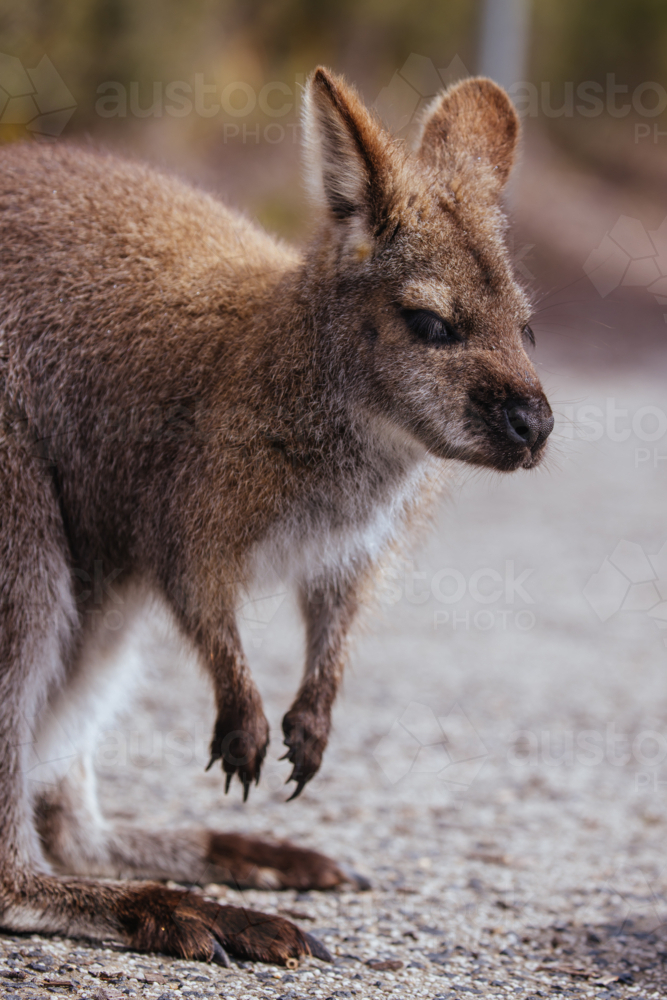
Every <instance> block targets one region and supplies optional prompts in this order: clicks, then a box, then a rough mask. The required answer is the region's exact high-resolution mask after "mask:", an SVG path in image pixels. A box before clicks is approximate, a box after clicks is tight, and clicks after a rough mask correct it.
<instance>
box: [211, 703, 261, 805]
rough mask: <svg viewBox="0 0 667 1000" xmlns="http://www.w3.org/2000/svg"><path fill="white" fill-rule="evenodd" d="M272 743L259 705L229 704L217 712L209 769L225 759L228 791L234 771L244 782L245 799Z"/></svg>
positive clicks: (256, 778) (223, 762)
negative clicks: (226, 707) (234, 705)
mask: <svg viewBox="0 0 667 1000" xmlns="http://www.w3.org/2000/svg"><path fill="white" fill-rule="evenodd" d="M268 745H269V724H268V722H267V721H266V717H265V715H264V712H263V711H262V708H261V706H260V705H256V704H255V703H254V702H250V703H249V704H248V705H247V706H246V705H244V706H236V707H233V706H230V707H229V708H228V709H224V710H222V711H221V712H220V714H219V715H218V718H217V720H216V723H215V730H214V732H213V739H212V740H211V759H210V761H209V763H208V767H207V768H206V770H208V769H209V768H210V767H212V766H213V764H214V763H215V762H216V761H217V760H222V769H223V771H224V772H225V774H226V776H227V777H226V780H225V794H226V793H227V792H228V791H229V786H230V784H231V782H232V778H233V777H234V775H235V774H237V775H238V777H239V781H240V782H241V784H242V785H243V801H244V802H245V801H246V799H247V798H248V791H249V789H250V785H251V784H252V782H253V781H254V782H255V784H258V782H259V776H260V772H261V770H262V762H263V760H264V757H265V756H266V749H267V747H268Z"/></svg>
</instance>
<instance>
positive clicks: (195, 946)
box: [118, 884, 332, 966]
mask: <svg viewBox="0 0 667 1000" xmlns="http://www.w3.org/2000/svg"><path fill="white" fill-rule="evenodd" d="M118 917H119V921H120V925H121V929H122V931H123V933H124V936H125V939H126V941H127V944H128V946H129V947H130V948H133V949H135V950H137V951H157V952H162V953H163V954H165V955H174V956H175V957H177V958H188V959H195V960H199V961H204V962H216V963H217V964H219V965H227V966H228V965H229V964H230V962H229V956H230V955H232V956H233V957H235V958H241V959H249V960H250V961H254V962H273V963H276V964H277V965H285V964H286V963H287V961H288V959H297V960H298V959H299V958H302V957H303V956H305V955H313V956H314V957H315V958H320V959H322V960H323V961H325V962H331V961H332V958H331V955H330V954H329V952H328V951H327V949H326V948H325V947H324V945H323V944H322V943H321V942H320V941H318V940H317V938H314V937H313V936H312V935H311V934H307V933H306V932H305V931H302V930H300V929H299V928H298V927H297V926H296V924H293V923H291V921H289V920H285V919H284V918H283V917H274V916H270V915H268V914H266V913H259V912H257V911H256V910H246V909H242V908H241V907H238V906H220V905H218V904H217V903H212V902H209V901H208V900H206V899H203V898H202V897H201V896H197V895H195V894H194V893H192V892H187V891H185V890H179V889H167V888H165V887H164V886H161V885H150V884H149V885H145V886H142V887H140V888H137V889H135V888H132V889H129V890H128V893H127V897H126V898H125V900H124V902H123V906H122V909H120V910H119V912H118Z"/></svg>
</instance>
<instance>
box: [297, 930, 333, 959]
mask: <svg viewBox="0 0 667 1000" xmlns="http://www.w3.org/2000/svg"><path fill="white" fill-rule="evenodd" d="M301 933H302V934H303V936H304V938H305V939H306V944H307V945H308V948H309V949H310V954H311V955H312V956H313V957H314V958H319V959H321V961H323V962H333V955H332V954H331V952H330V951H329V949H328V948H325V946H324V945H323V944H322V942H321V941H318V939H317V938H316V937H313V935H312V934H308V932H307V931H302V932H301Z"/></svg>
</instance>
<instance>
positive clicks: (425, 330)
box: [403, 309, 463, 347]
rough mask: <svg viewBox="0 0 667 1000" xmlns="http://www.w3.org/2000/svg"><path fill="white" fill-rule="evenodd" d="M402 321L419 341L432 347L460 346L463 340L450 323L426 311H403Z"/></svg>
mask: <svg viewBox="0 0 667 1000" xmlns="http://www.w3.org/2000/svg"><path fill="white" fill-rule="evenodd" d="M403 319H404V320H405V322H406V323H407V324H408V326H409V327H410V329H411V330H412V332H413V333H414V334H416V336H417V337H419V339H420V340H425V341H426V343H427V344H432V345H433V346H434V347H446V346H448V345H450V344H460V343H461V342H462V340H463V337H462V336H461V334H460V333H458V332H457V330H455V328H454V327H453V326H452V324H451V323H449V322H448V321H447V320H446V319H443V318H442V316H438V314H437V313H434V312H430V311H429V310H428V309H404V310H403Z"/></svg>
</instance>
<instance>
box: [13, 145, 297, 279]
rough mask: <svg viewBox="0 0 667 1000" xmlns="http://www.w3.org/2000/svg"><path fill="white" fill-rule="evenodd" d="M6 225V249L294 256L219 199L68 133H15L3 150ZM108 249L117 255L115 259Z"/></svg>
mask: <svg viewBox="0 0 667 1000" xmlns="http://www.w3.org/2000/svg"><path fill="white" fill-rule="evenodd" d="M0 232H2V237H3V239H2V243H3V244H4V247H5V250H6V251H7V252H11V249H12V246H14V247H15V248H16V249H19V247H16V243H17V241H18V243H21V242H23V241H24V240H28V239H29V241H30V243H31V244H32V245H33V248H35V245H38V246H40V245H41V246H40V249H41V250H42V251H43V252H46V254H47V256H51V255H52V254H53V252H54V251H55V252H56V253H58V252H65V251H67V252H68V253H69V255H70V260H71V261H72V263H73V262H74V258H76V256H77V252H78V251H80V250H81V248H85V252H86V255H87V257H88V259H89V262H90V263H93V261H94V259H95V257H96V255H97V254H98V253H99V254H103V255H104V260H105V262H106V267H107V268H108V266H109V264H110V263H111V260H112V259H113V256H114V251H115V253H116V254H118V255H119V256H120V257H121V258H122V259H124V260H125V261H126V262H128V261H131V260H132V259H133V258H136V259H141V260H142V261H143V263H144V264H146V263H147V262H148V261H149V260H152V261H153V264H154V266H161V267H165V268H167V269H169V268H170V267H174V266H176V267H178V269H179V270H181V269H183V270H184V273H185V274H192V273H193V272H201V270H202V269H204V270H206V269H208V268H209V267H216V268H220V267H222V268H223V269H224V265H225V263H226V264H227V265H228V267H229V269H230V270H231V271H233V272H236V271H237V270H238V267H239V265H240V264H242V263H243V264H246V265H250V266H252V265H253V263H254V264H256V265H258V266H266V265H267V264H270V265H273V266H280V265H283V266H289V265H290V263H293V262H296V260H297V255H296V253H295V251H294V250H292V249H291V248H290V247H289V246H287V245H285V244H283V243H281V242H279V241H278V240H276V239H274V238H272V237H271V236H269V235H268V234H267V233H265V232H264V231H263V230H262V229H261V228H260V227H259V226H258V225H255V224H254V223H252V222H251V221H250V220H248V219H247V218H245V217H244V216H243V215H241V214H240V213H239V212H236V211H234V210H233V209H231V208H229V207H228V206H227V205H225V204H224V203H223V202H222V201H221V200H220V199H218V198H217V197H214V196H213V195H211V194H208V193H207V192H205V191H203V190H200V189H198V188H196V187H194V186H192V185H191V184H189V183H187V182H185V181H183V180H181V179H179V178H178V177H175V176H171V175H170V174H168V173H165V172H162V171H160V170H157V169H155V168H154V167H151V166H148V165H146V164H144V163H140V162H136V161H132V160H127V159H122V158H119V157H117V156H115V155H112V154H110V153H107V152H105V151H102V150H97V149H94V148H87V147H84V146H79V145H76V144H71V143H41V142H38V141H37V142H26V143H16V144H13V145H10V146H7V147H5V148H4V149H2V150H0ZM110 255H111V259H110Z"/></svg>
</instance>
